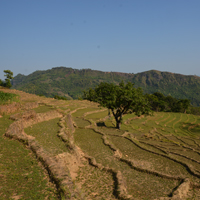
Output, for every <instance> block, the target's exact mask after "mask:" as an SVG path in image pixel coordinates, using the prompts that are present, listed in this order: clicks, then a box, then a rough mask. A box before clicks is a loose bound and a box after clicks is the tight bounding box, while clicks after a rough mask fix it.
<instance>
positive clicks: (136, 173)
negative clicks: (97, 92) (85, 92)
mask: <svg viewBox="0 0 200 200" xmlns="http://www.w3.org/2000/svg"><path fill="white" fill-rule="evenodd" d="M20 95H23V94H20ZM31 99H33V97H32V96H30V97H29V98H28V95H27V97H26V98H25V97H24V98H23V102H22V103H25V102H30V100H31ZM34 101H35V102H36V101H37V102H38V103H39V107H37V108H33V109H32V111H34V112H35V113H36V115H38V116H40V117H41V115H42V114H45V113H48V112H51V111H52V110H53V111H56V110H57V111H58V112H59V113H61V114H62V117H52V118H51V119H49V120H44V121H40V122H38V123H35V124H33V125H29V126H28V127H26V128H25V129H24V133H25V134H26V135H27V137H31V141H32V140H34V141H35V142H36V143H37V145H39V146H40V147H42V148H43V151H44V152H46V153H47V155H51V159H54V158H55V159H57V162H60V163H61V164H59V166H60V168H62V167H63V168H62V169H63V170H64V171H62V174H69V177H68V175H63V177H62V178H59V175H58V174H59V173H58V172H59V170H60V169H59V167H58V168H56V167H55V168H53V171H51V167H52V166H53V164H52V166H50V167H49V166H47V164H44V163H43V162H41V160H44V159H46V158H42V159H41V158H40V159H38V158H37V156H35V155H34V153H33V152H32V151H31V150H30V149H29V148H28V145H27V147H26V146H25V145H24V144H23V143H20V142H19V141H15V140H13V139H12V140H11V139H9V138H7V137H5V136H4V133H5V132H6V130H7V129H8V128H9V126H10V125H11V124H12V123H13V121H11V120H10V119H9V116H8V115H4V116H2V117H1V118H0V132H1V137H0V143H1V147H3V148H1V149H0V156H1V161H0V168H1V171H0V177H1V180H2V181H3V182H2V183H3V184H0V196H3V197H5V198H4V199H14V197H15V196H16V197H19V198H18V199H61V195H60V191H61V189H62V188H65V190H64V192H66V191H68V192H67V194H66V197H65V198H66V199H137V200H153V199H161V198H162V197H166V198H169V199H170V198H172V197H173V198H172V199H175V197H176V193H180V194H181V195H182V197H181V199H200V116H195V115H190V114H183V113H164V112H155V113H154V114H153V115H152V116H141V117H137V116H135V115H134V114H127V115H125V116H124V117H123V123H122V126H121V130H117V129H116V128H115V120H114V118H113V116H108V111H107V109H104V108H100V107H98V105H97V104H95V103H91V102H88V101H78V100H76V101H73V100H70V101H58V100H55V99H50V98H49V99H47V98H44V97H37V98H36V97H35V99H34ZM20 112H22V113H23V112H25V111H23V110H22V111H20ZM22 116H23V115H22ZM23 120H25V119H23ZM27 120H29V118H27ZM31 120H32V119H31ZM59 158H62V159H61V160H59ZM5 163H6V164H5ZM47 163H48V162H47ZM50 165H51V164H50ZM44 168H46V169H48V173H49V174H51V176H50V177H48V176H47V174H46V173H47V172H46V170H45V169H44ZM54 169H55V170H54ZM49 170H50V171H49ZM56 170H58V171H56ZM52 177H54V182H53V183H54V184H53V183H51V184H50V180H51V181H52ZM56 177H58V178H56ZM55 180H56V181H57V182H56V181H55ZM186 180H187V181H188V180H189V186H188V187H185V186H183V185H184V184H185V182H187V181H186ZM70 181H71V182H70ZM36 182H37V183H40V184H36ZM66 182H70V184H68V185H67V186H66V185H65V183H66ZM19 183H20V184H19ZM63 184H64V185H63ZM55 185H56V186H55ZM72 185H73V186H72ZM56 187H57V189H56ZM66 187H67V188H68V189H66ZM184 187H185V189H184V190H183V189H181V188H184ZM179 190H180V191H179ZM176 191H179V192H176ZM184 191H185V192H184ZM30 197H31V198H30Z"/></svg>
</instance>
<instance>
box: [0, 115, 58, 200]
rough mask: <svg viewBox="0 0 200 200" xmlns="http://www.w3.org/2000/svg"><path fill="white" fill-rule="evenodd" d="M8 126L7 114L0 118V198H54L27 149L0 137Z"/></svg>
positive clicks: (49, 185) (9, 122) (45, 179)
mask: <svg viewBox="0 0 200 200" xmlns="http://www.w3.org/2000/svg"><path fill="white" fill-rule="evenodd" d="M11 123H12V121H11V120H9V116H7V115H5V116H3V117H2V118H0V147H1V148H0V158H1V159H0V179H1V184H0V199H30V197H31V199H35V200H37V199H45V198H48V199H58V196H57V192H56V188H55V187H54V185H52V184H51V183H50V182H49V178H48V175H47V174H46V173H45V171H44V169H43V168H42V166H41V165H39V163H38V161H37V160H36V159H35V156H34V155H33V154H32V153H31V152H30V150H28V149H26V148H25V146H23V145H22V144H20V143H19V142H18V141H14V140H9V139H7V138H5V137H4V136H3V134H4V133H5V131H6V129H7V128H8V126H9V125H10V124H11Z"/></svg>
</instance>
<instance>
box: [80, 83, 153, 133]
mask: <svg viewBox="0 0 200 200" xmlns="http://www.w3.org/2000/svg"><path fill="white" fill-rule="evenodd" d="M133 86H134V84H133V83H131V82H128V83H127V84H124V82H123V81H121V82H120V83H119V85H115V84H113V83H106V82H102V83H100V84H99V85H98V86H96V88H95V89H89V90H88V91H84V95H83V97H84V99H87V100H89V101H94V102H97V103H99V104H100V105H101V106H103V107H106V108H108V109H109V110H111V111H112V114H113V116H114V118H115V120H116V128H118V129H120V124H121V122H122V116H123V115H124V114H126V113H133V112H135V114H136V115H137V116H140V115H142V114H149V113H150V107H149V105H148V103H147V100H146V98H145V97H144V95H143V91H142V89H141V88H134V87H133Z"/></svg>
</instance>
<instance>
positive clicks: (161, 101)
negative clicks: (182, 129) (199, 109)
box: [145, 92, 190, 113]
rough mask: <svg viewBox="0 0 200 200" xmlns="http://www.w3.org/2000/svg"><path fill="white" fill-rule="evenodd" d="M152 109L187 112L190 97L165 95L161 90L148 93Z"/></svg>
mask: <svg viewBox="0 0 200 200" xmlns="http://www.w3.org/2000/svg"><path fill="white" fill-rule="evenodd" d="M145 96H146V98H147V99H148V101H149V104H150V106H151V109H152V110H154V111H157V112H158V111H167V112H185V113H186V110H187V109H188V108H189V106H190V100H188V99H176V98H173V97H172V96H164V95H163V94H162V93H160V92H155V93H153V94H146V95H145Z"/></svg>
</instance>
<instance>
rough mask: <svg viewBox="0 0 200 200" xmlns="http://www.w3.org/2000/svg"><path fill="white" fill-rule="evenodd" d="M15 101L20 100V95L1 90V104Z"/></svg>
mask: <svg viewBox="0 0 200 200" xmlns="http://www.w3.org/2000/svg"><path fill="white" fill-rule="evenodd" d="M13 101H18V95H16V94H12V93H4V92H1V91H0V105H2V104H6V103H12V102H13Z"/></svg>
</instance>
